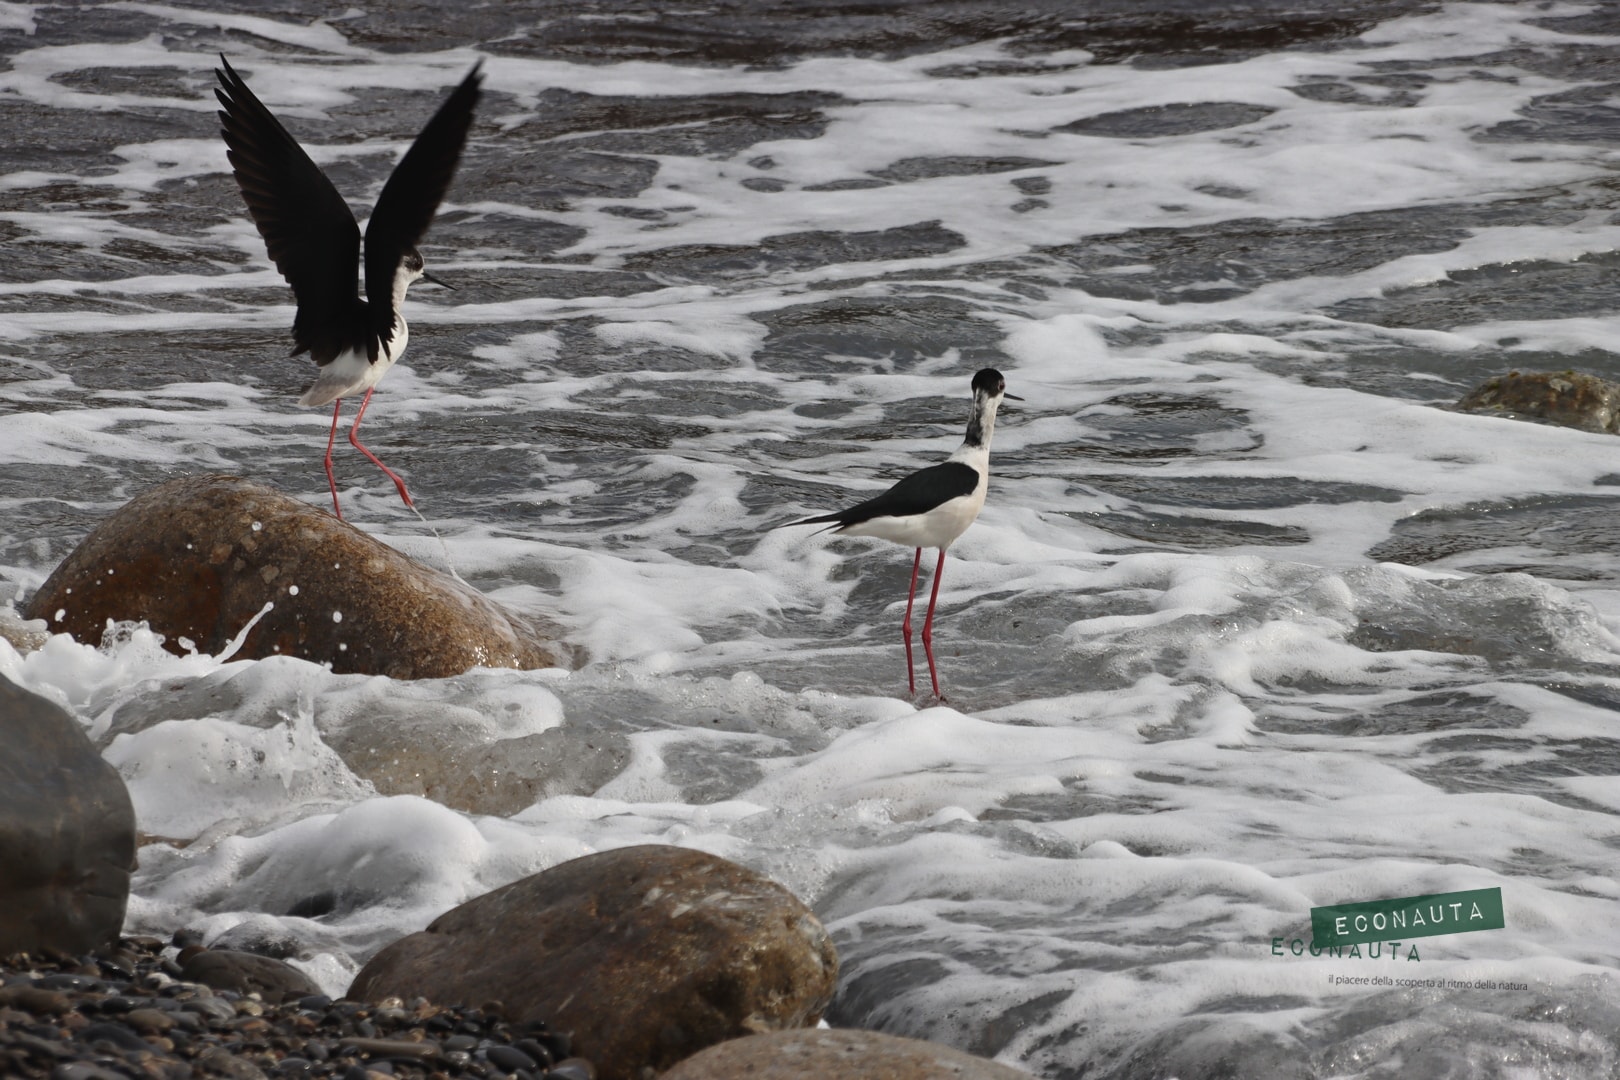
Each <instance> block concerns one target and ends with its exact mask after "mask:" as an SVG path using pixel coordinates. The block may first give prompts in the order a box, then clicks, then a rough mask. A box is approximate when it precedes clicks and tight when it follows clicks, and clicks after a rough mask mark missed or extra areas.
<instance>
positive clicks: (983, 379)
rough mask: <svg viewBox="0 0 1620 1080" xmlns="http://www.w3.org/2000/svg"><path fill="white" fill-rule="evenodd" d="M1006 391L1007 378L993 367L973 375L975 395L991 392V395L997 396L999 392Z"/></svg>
mask: <svg viewBox="0 0 1620 1080" xmlns="http://www.w3.org/2000/svg"><path fill="white" fill-rule="evenodd" d="M1006 391H1007V380H1006V379H1003V378H1002V377H1001V372H999V371H997V370H996V369H995V368H993V367H987V368H984V369H982V370H981V371H980V372H979V373H978V374H977V375H975V376H973V395H974V396H975V397H977V396H978V395H980V394H989V395H990V396H991V397H996V396H997V395H999V394H1004V393H1006Z"/></svg>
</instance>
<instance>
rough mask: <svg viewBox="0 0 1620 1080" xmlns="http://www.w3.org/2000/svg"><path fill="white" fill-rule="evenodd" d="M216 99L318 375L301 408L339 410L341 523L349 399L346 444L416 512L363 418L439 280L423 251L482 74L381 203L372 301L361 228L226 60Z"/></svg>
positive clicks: (449, 102)
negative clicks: (413, 312) (360, 396)
mask: <svg viewBox="0 0 1620 1080" xmlns="http://www.w3.org/2000/svg"><path fill="white" fill-rule="evenodd" d="M220 62H221V63H222V64H224V70H216V71H215V74H216V75H217V76H218V77H219V82H220V85H219V86H218V87H217V88H215V90H214V95H215V96H216V97H217V98H219V103H220V104H221V105H222V106H224V108H223V109H222V110H221V111H220V113H219V121H220V131H221V134H223V135H224V137H225V146H226V148H227V155H226V156H227V157H228V158H229V159H230V163H231V168H232V170H233V172H234V173H235V176H236V183H237V186H239V187H240V188H241V190H242V198H243V199H244V200H245V201H246V202H247V207H248V213H249V214H250V215H251V216H252V217H253V222H254V224H255V225H257V226H258V228H259V235H260V236H262V237H264V245H265V248H266V250H267V251H268V252H269V254H270V258H271V260H272V261H273V262H274V263H275V264H276V269H277V270H279V271H281V276H282V277H284V278H286V279H287V284H289V285H291V286H292V290H293V296H294V297H295V298H296V299H297V301H298V313H297V315H296V316H295V317H294V319H293V343H294V348H293V355H294V356H297V355H298V354H299V353H304V352H307V353H309V354H310V356H311V358H313V359H314V361H315V362H316V364H318V365H320V372H319V374H318V375H317V376H316V379H315V382H314V383H313V384H312V385H311V386H310V387H309V389H308V390H306V391H305V392H304V394H303V396H302V397H300V398H299V399H298V404H300V405H306V406H321V405H328V404H331V405H332V430H331V433H330V434H329V435H328V436H327V440H326V481H327V484H328V485H329V486H330V487H331V489H332V509H333V511H334V512H335V513H336V514H337V516H338V517H340V518H341V517H342V516H343V510H342V508H341V507H340V506H339V505H338V497H337V480H336V479H335V478H334V477H333V475H332V444H333V442H334V441H335V440H336V438H337V424H338V416H339V413H340V412H341V410H342V408H343V399H344V398H345V397H350V396H352V395H354V394H357V393H359V392H360V391H361V390H364V391H365V392H366V396H365V399H364V400H363V401H361V403H360V410H359V412H358V413H357V414H356V415H355V418H354V424H353V426H351V427H350V428H349V442H350V443H352V444H353V445H354V447H355V448H356V449H357V450H359V451H360V452H361V453H363V454H365V455H366V457H368V458H370V459H371V460H372V462H373V463H375V464H376V466H377V467H378V468H379V469H381V470H382V471H383V472H384V473H386V474H387V475H388V477H389V479H391V480H393V481H394V486H395V487H396V488H398V489H399V497H400V498H401V499H403V500H404V501H405V505H407V506H410V505H413V504H412V502H411V496H410V493H409V492H407V491H406V490H405V482H404V481H403V480H401V479H400V478H399V477H398V476H397V475H395V473H394V472H393V470H391V469H389V468H388V466H386V465H384V464H383V463H382V462H381V461H380V460H378V458H377V455H375V454H373V453H372V452H371V451H370V450H368V449H366V448H365V447H364V446H362V445H361V444H360V439H359V430H360V421H361V420H362V419H363V418H364V417H365V415H366V406H367V405H368V404H370V403H371V392H372V391H373V390H374V389H376V386H377V382H378V380H380V379H381V378H382V377H383V375H385V374H386V373H387V372H388V369H389V368H390V367H392V366H393V365H394V362H395V361H396V360H398V359H399V357H400V355H401V354H402V353H403V352H404V351H405V344H406V342H407V341H408V340H409V338H410V332H409V330H408V329H407V327H406V325H405V319H404V317H403V316H402V315H401V313H400V305H401V304H402V303H403V302H404V300H405V290H406V289H408V288H409V287H410V285H411V283H412V282H414V281H416V280H418V279H419V278H420V279H425V280H427V281H429V282H432V283H433V284H435V285H443V284H444V282H442V281H438V280H436V279H435V278H433V277H431V276H430V275H429V274H428V273H427V272H426V270H424V269H423V266H422V256H421V253H420V252H418V251H417V250H416V245H417V244H418V243H419V242H420V241H421V239H422V237H423V236H424V235H425V234H426V233H427V230H428V225H429V224H430V223H431V222H432V221H433V215H434V213H435V212H436V211H437V210H438V208H439V203H440V201H441V200H442V199H443V198H444V194H445V192H446V191H447V190H448V189H449V187H450V180H451V178H452V177H453V176H454V175H455V171H456V164H457V162H458V161H459V160H460V158H461V151H462V147H463V146H465V145H466V142H467V132H468V129H469V128H470V127H471V126H472V116H473V108H474V107H475V106H476V105H477V104H478V97H479V89H478V88H479V84H480V83H481V82H482V80H483V76H482V75H480V74H479V69H478V67H477V66H475V67H474V68H473V69H472V71H471V72H470V73H469V74H468V75H467V77H466V78H465V79H463V80H462V81H461V85H460V86H458V87H456V89H455V90H454V91H453V92H452V93H451V94H450V97H449V98H448V99H446V100H445V102H444V104H443V105H441V106H439V111H438V112H436V113H435V114H434V115H433V119H431V120H429V121H428V124H427V126H426V127H424V128H423V129H422V132H421V134H419V135H418V136H417V137H416V141H415V142H414V143H412V144H411V148H410V149H409V150H407V151H406V152H405V156H404V157H403V158H402V159H400V162H399V164H398V165H397V166H395V168H394V171H393V174H392V175H391V176H389V178H388V182H387V183H386V184H385V185H384V186H383V189H382V194H381V195H379V196H378V197H377V205H376V207H375V208H373V210H372V212H371V221H370V222H369V223H368V224H367V226H366V235H365V252H366V260H365V293H366V295H365V298H364V299H361V298H360V297H359V296H357V295H355V285H356V281H357V280H358V277H359V271H360V226H359V225H358V224H357V223H356V222H355V218H354V214H353V212H351V211H350V209H349V206H348V204H347V203H345V202H344V201H343V196H341V195H339V194H338V191H337V188H335V187H333V186H332V181H331V180H329V179H327V177H326V174H325V173H323V172H321V170H320V168H319V167H317V166H316V164H315V163H314V162H313V161H311V160H310V158H309V155H308V154H306V153H305V152H304V149H303V147H301V146H299V145H298V142H297V140H295V139H294V138H293V137H292V136H291V135H290V134H288V133H287V129H286V128H284V127H282V126H281V122H280V121H279V120H277V119H276V118H275V116H274V115H273V114H272V113H271V112H270V110H269V109H267V108H265V106H264V103H263V102H261V101H260V100H259V99H258V98H257V97H255V96H254V94H253V91H251V90H249V89H248V86H247V83H246V82H244V81H243V80H242V77H241V76H240V75H238V74H237V73H236V71H235V69H233V68H232V67H231V65H230V62H229V61H228V60H226V59H225V58H224V57H223V56H222V57H220Z"/></svg>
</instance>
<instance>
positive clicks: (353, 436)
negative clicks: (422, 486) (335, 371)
mask: <svg viewBox="0 0 1620 1080" xmlns="http://www.w3.org/2000/svg"><path fill="white" fill-rule="evenodd" d="M376 389H377V388H376V387H375V386H373V387H372V388H371V389H370V390H367V391H366V396H365V400H363V401H361V402H360V411H359V412H358V413H356V414H355V416H354V425H353V426H352V427H350V428H349V442H351V443H353V444H354V448H355V449H356V450H358V451H360V452H361V453H362V454H364V455H366V457H368V458H370V459H371V463H372V464H373V465H375V466H377V468H379V469H381V470H382V471H383V472H385V473H387V474H388V479H390V480H392V481H393V482H394V486H395V487H396V488H398V489H399V497H400V498H401V499H404V500H405V505H406V506H410V507H414V506H415V505H416V504H415V503H413V502H411V493H410V492H408V491H406V490H405V481H403V480H401V479H400V478H399V477H398V476H397V475H396V474H395V473H394V470H393V469H390V468H389V467H388V466H386V465H384V464H383V463H382V462H381V461H380V460H379V459H378V458H377V455H376V454H373V453H372V452H371V451H370V450H367V449H366V448H365V447H364V446H361V445H360V421H361V420H362V419H364V418H365V415H366V406H367V405H370V404H371V394H372V391H374V390H376Z"/></svg>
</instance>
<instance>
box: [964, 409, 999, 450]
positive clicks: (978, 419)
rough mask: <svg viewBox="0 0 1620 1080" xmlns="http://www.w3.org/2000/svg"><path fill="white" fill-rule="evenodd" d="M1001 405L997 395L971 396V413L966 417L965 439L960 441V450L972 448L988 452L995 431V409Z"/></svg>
mask: <svg viewBox="0 0 1620 1080" xmlns="http://www.w3.org/2000/svg"><path fill="white" fill-rule="evenodd" d="M1000 404H1001V396H1000V395H999V394H996V395H991V394H975V395H974V396H973V412H972V414H971V415H969V416H968V426H967V438H965V439H964V440H963V441H962V449H963V450H967V449H968V448H970V447H971V448H974V449H978V450H983V451H985V452H986V453H989V451H990V436H991V435H993V434H994V433H995V430H996V407H997V406H999V405H1000Z"/></svg>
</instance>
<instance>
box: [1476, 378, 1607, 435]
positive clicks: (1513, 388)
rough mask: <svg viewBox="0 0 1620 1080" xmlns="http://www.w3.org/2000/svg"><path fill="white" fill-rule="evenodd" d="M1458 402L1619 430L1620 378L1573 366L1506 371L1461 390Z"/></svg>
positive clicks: (1563, 423) (1483, 410)
mask: <svg viewBox="0 0 1620 1080" xmlns="http://www.w3.org/2000/svg"><path fill="white" fill-rule="evenodd" d="M1457 408H1459V409H1461V410H1463V411H1464V412H1478V413H1494V414H1497V415H1501V416H1507V417H1511V418H1513V419H1524V418H1530V419H1535V420H1542V421H1545V422H1546V423H1549V424H1557V425H1559V426H1560V427H1572V428H1580V429H1581V430H1582V431H1597V432H1605V433H1607V434H1610V435H1614V434H1616V433H1620V383H1612V382H1609V381H1608V380H1607V379H1600V378H1598V377H1597V376H1596V375H1585V374H1582V373H1581V372H1578V371H1510V372H1508V373H1507V374H1506V375H1496V376H1493V377H1492V378H1489V379H1487V380H1485V382H1484V383H1482V384H1481V385H1479V386H1478V387H1475V388H1474V389H1473V390H1470V391H1469V392H1468V393H1467V394H1465V395H1463V398H1462V400H1461V401H1459V402H1457Z"/></svg>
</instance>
